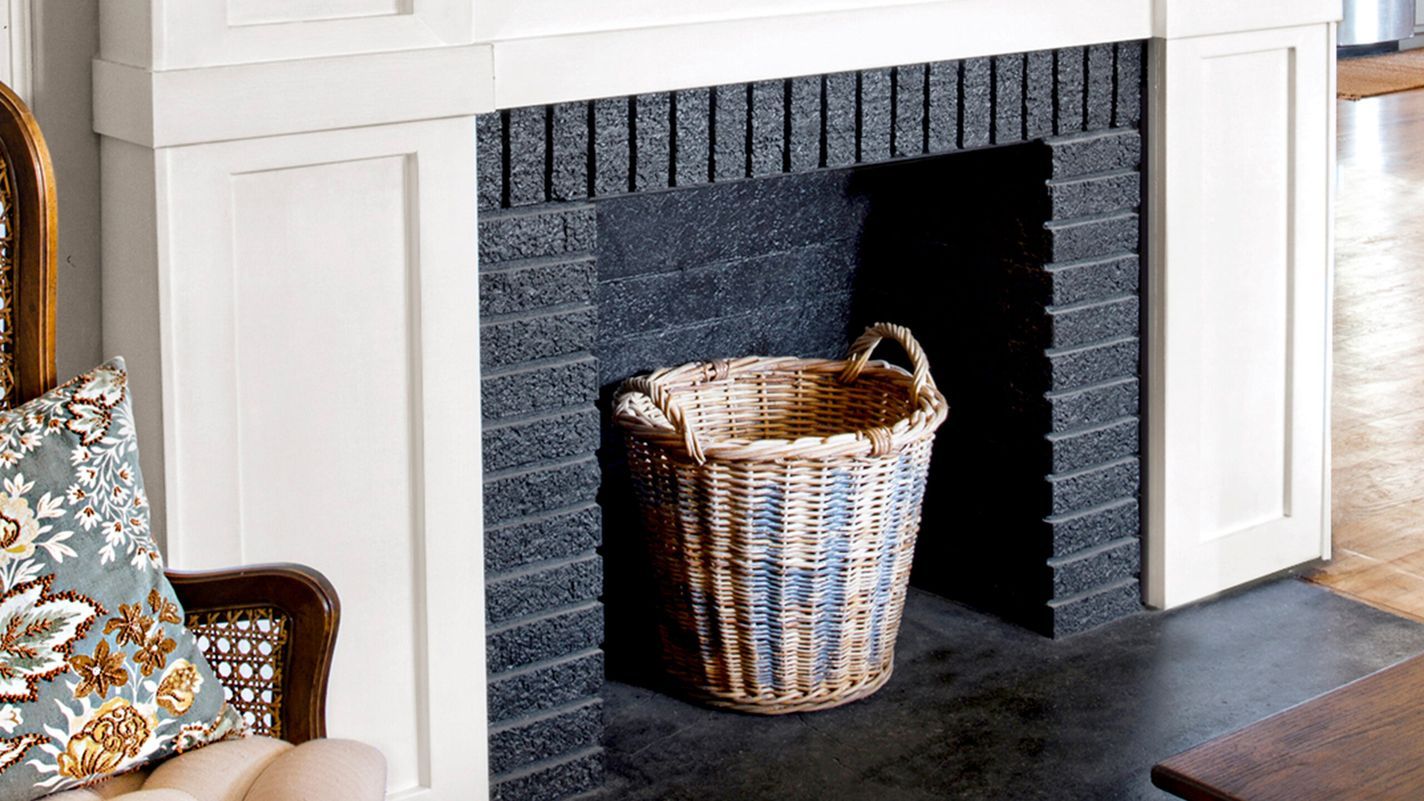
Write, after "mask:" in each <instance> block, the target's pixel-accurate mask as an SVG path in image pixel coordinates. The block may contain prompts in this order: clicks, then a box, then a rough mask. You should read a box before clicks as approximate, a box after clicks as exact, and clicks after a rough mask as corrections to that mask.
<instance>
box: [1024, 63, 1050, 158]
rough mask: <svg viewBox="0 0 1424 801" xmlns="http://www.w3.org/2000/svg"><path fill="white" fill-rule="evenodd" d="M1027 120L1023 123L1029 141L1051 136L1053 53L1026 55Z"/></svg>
mask: <svg viewBox="0 0 1424 801" xmlns="http://www.w3.org/2000/svg"><path fill="white" fill-rule="evenodd" d="M1027 58H1028V67H1027V69H1028V81H1027V83H1028V96H1027V97H1026V98H1025V105H1026V106H1027V107H1028V119H1027V120H1026V121H1025V127H1026V128H1027V134H1028V138H1029V139H1042V138H1044V137H1048V136H1052V135H1053V133H1054V131H1053V51H1052V50H1036V51H1034V52H1032V53H1029V54H1028V57H1027Z"/></svg>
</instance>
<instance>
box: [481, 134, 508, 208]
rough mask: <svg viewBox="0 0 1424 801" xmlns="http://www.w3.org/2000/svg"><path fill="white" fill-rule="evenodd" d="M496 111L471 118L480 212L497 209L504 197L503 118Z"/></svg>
mask: <svg viewBox="0 0 1424 801" xmlns="http://www.w3.org/2000/svg"><path fill="white" fill-rule="evenodd" d="M501 117H502V115H501V114H500V113H499V112H491V113H489V114H481V115H479V116H478V117H476V118H475V143H476V144H475V150H476V159H477V161H478V164H479V169H478V170H477V173H476V175H475V180H476V182H477V184H478V189H477V190H476V192H477V193H478V195H479V207H480V211H484V210H486V209H497V208H499V207H500V205H501V199H502V198H503V197H504V121H503V119H501Z"/></svg>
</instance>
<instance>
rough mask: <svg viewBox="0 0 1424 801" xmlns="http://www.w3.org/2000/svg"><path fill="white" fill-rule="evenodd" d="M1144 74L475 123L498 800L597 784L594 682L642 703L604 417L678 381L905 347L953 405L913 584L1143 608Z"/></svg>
mask: <svg viewBox="0 0 1424 801" xmlns="http://www.w3.org/2000/svg"><path fill="white" fill-rule="evenodd" d="M1144 51H1145V45H1144V43H1143V42H1136V41H1134V42H1121V43H1109V44H1102V45H1093V46H1088V47H1082V48H1066V49H1060V50H1053V51H1037V52H1032V53H1017V54H1006V55H1001V56H994V57H986V58H976V59H967V60H962V61H957V62H937V63H932V64H919V65H905V66H899V67H895V68H891V69H880V70H867V71H860V72H851V73H839V74H832V75H819V76H810V77H803V78H789V79H785V80H775V81H762V82H757V83H750V84H736V85H723V86H716V87H709V88H703V89H692V90H682V91H676V92H664V93H653V94H647V95H638V96H633V97H625V98H609V99H600V100H594V101H588V102H573V103H565V104H556V105H550V106H542V107H529V108H517V109H511V110H508V111H505V112H500V113H498V114H489V115H483V116H481V117H480V118H479V120H478V123H477V128H478V148H479V164H480V170H481V171H480V174H479V191H480V195H479V197H480V203H481V207H482V210H483V211H482V216H481V223H480V243H481V253H480V255H481V275H480V280H481V315H482V329H481V335H482V338H483V341H484V348H483V351H482V363H481V364H482V368H483V371H484V372H483V375H484V379H483V380H484V385H483V395H484V415H485V425H484V458H485V467H486V474H485V489H484V492H485V506H484V508H485V532H486V540H485V543H486V545H485V547H486V570H487V576H488V585H487V591H486V593H487V594H486V598H487V601H486V608H487V612H488V625H489V635H488V638H489V639H488V646H489V670H490V716H491V723H492V730H491V740H490V748H491V752H490V754H491V771H492V774H493V775H494V785H493V786H494V794H495V797H498V798H509V799H520V798H546V797H554V796H556V795H559V794H562V793H572V792H578V791H583V790H586V789H589V788H591V787H594V786H596V785H597V784H598V782H599V778H598V777H599V775H600V770H601V767H600V766H601V761H600V760H601V755H600V753H599V750H598V736H599V732H600V730H601V708H600V702H599V700H598V696H599V689H600V685H601V681H602V677H603V674H604V671H605V669H607V670H608V671H610V672H611V673H613V674H614V675H618V676H620V677H625V678H629V677H632V678H634V679H635V680H641V681H648V682H651V681H655V678H654V676H653V674H654V673H655V671H650V670H649V668H650V667H651V666H654V665H655V664H656V659H657V655H656V651H655V649H653V648H650V646H653V645H654V643H655V642H656V637H655V635H654V634H653V633H652V632H651V631H650V630H649V628H648V626H649V621H648V619H647V615H646V610H647V608H648V606H647V605H648V603H649V599H648V597H647V595H646V594H645V592H646V589H647V582H646V572H645V571H646V567H645V566H644V565H643V563H642V561H641V559H640V554H641V549H640V546H639V542H638V539H639V536H640V532H639V530H638V526H637V524H636V522H635V520H634V517H635V516H634V514H633V512H632V510H631V508H630V506H629V499H630V497H631V492H630V491H629V490H628V488H627V486H626V470H625V468H624V466H623V464H622V461H621V450H622V448H621V444H620V442H619V441H618V437H617V434H616V432H614V431H613V430H612V429H611V427H610V425H609V423H608V421H607V406H608V401H609V398H610V396H611V394H612V392H613V390H614V389H616V387H617V385H618V384H619V383H620V382H621V381H622V380H623V379H625V378H628V377H630V376H631V375H634V374H637V373H639V372H645V371H647V370H650V369H654V368H656V367H659V366H669V365H673V364H680V363H683V362H686V361H690V360H696V359H704V358H715V357H720V356H728V355H742V354H748V353H775V354H778V355H782V354H785V355H802V356H809V357H815V356H821V357H832V356H838V355H840V353H841V352H842V350H843V348H844V347H845V343H846V342H847V341H848V337H849V336H851V335H852V334H853V332H854V331H856V330H858V329H859V328H862V327H863V326H864V325H865V324H868V323H869V322H872V321H874V320H877V319H888V320H892V321H896V322H905V323H907V324H909V325H910V326H911V327H912V328H914V330H915V331H916V332H917V334H918V335H919V336H920V337H921V339H922V341H923V342H925V344H926V348H927V350H928V352H929V354H930V357H931V362H932V364H934V365H935V369H936V373H937V375H938V378H939V381H940V384H941V386H942V387H944V388H945V390H946V393H947V395H948V396H949V398H950V403H951V407H952V409H953V411H952V413H951V422H950V424H949V425H947V426H946V428H945V430H944V431H943V432H942V434H941V436H940V439H939V443H938V446H937V452H936V457H935V458H936V462H935V472H934V474H933V475H932V477H931V483H930V486H929V491H928V498H927V503H926V510H925V523H924V526H923V528H922V533H921V538H920V551H919V555H918V557H917V565H916V583H918V584H920V585H921V586H924V587H926V588H930V589H932V590H935V591H937V592H941V593H944V594H947V595H949V596H950V597H954V598H957V599H960V600H964V601H967V602H969V603H972V604H975V605H977V606H980V607H981V608H985V609H987V610H990V611H993V612H995V613H997V614H1000V615H1003V616H1005V617H1007V618H1009V619H1012V620H1015V621H1018V622H1020V623H1022V624H1023V625H1026V626H1028V627H1030V628H1032V629H1034V630H1037V631H1040V632H1042V633H1044V634H1047V635H1052V636H1062V635H1067V634H1071V633H1075V632H1078V631H1082V630H1084V629H1086V628H1090V627H1092V626H1095V625H1099V624H1102V623H1104V622H1108V621H1111V620H1113V619H1116V618H1119V617H1121V616H1123V615H1127V614H1131V613H1132V612H1135V611H1137V610H1139V609H1140V608H1141V590H1140V587H1139V583H1138V571H1139V568H1140V564H1141V543H1140V539H1139V533H1140V530H1141V523H1140V517H1141V515H1140V510H1139V503H1138V497H1139V491H1140V468H1139V445H1140V439H1141V438H1140V433H1139V432H1140V417H1139V413H1140V409H1141V404H1140V387H1141V381H1140V372H1141V371H1140V369H1139V360H1140V348H1139V344H1138V343H1139V335H1140V332H1141V325H1140V317H1141V306H1140V303H1139V295H1138V290H1139V287H1140V283H1139V272H1140V258H1139V256H1140V253H1141V247H1140V245H1141V236H1140V232H1141V218H1140V215H1139V207H1140V201H1141V186H1142V183H1143V176H1142V172H1141V170H1140V168H1141V166H1142V158H1141V154H1142V148H1141V142H1142V135H1141V132H1140V130H1139V129H1140V126H1141V121H1142V118H1143V100H1142V98H1143V93H1142V88H1143V85H1144V80H1145V69H1144ZM605 604H606V607H605ZM605 651H606V652H607V653H606V655H605V653H604V652H605Z"/></svg>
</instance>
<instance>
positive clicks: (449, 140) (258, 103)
mask: <svg viewBox="0 0 1424 801" xmlns="http://www.w3.org/2000/svg"><path fill="white" fill-rule="evenodd" d="M101 10H102V19H101V27H102V47H101V52H100V55H99V58H98V59H96V61H95V63H94V82H95V109H94V128H95V130H96V131H98V132H99V133H100V134H102V135H103V163H102V169H103V251H104V252H103V256H104V274H103V280H104V298H105V304H104V308H105V319H104V342H105V349H106V350H107V351H110V352H115V353H123V354H124V355H126V356H127V357H128V358H129V363H130V365H131V367H132V371H133V374H134V386H135V390H134V391H135V399H136V404H137V414H138V417H139V426H140V433H141V436H142V438H143V442H144V447H145V459H146V461H145V473H146V475H147V477H148V480H149V481H150V483H151V485H152V491H151V493H150V495H151V497H152V498H153V501H154V509H155V513H156V514H157V516H158V517H159V520H157V521H156V525H157V526H158V527H160V528H159V530H160V531H163V532H166V536H167V547H168V550H169V553H170V555H171V558H172V560H173V561H174V562H175V563H178V564H180V565H184V566H203V565H214V564H219V563H230V562H235V561H260V560H297V561H304V562H308V563H311V564H314V565H315V566H317V567H318V568H320V569H322V570H324V571H326V572H327V573H328V574H330V575H331V577H332V578H333V580H334V581H335V583H336V585H337V586H338V588H340V590H341V592H342V594H343V598H344V602H345V606H346V615H345V619H344V622H343V632H342V642H341V645H340V650H339V652H338V654H337V662H336V665H337V667H336V673H335V677H334V684H333V689H332V698H331V710H332V713H331V724H332V730H333V733H334V734H336V735H341V736H351V737H358V738H361V739H365V740H368V741H370V742H373V743H375V744H377V745H378V746H380V747H381V748H382V749H383V750H384V751H385V753H386V755H387V757H388V759H389V761H390V765H391V781H390V790H391V793H392V796H393V797H401V798H417V797H418V798H430V799H461V801H463V799H480V798H484V797H486V796H487V794H488V787H487V779H486V775H487V770H486V766H487V760H486V754H485V742H484V738H483V736H482V733H483V732H484V731H485V729H486V716H485V706H484V699H485V682H484V676H485V672H484V624H483V621H484V610H483V593H484V590H483V583H482V566H481V551H482V544H481V543H482V538H481V519H482V513H481V505H480V497H479V496H480V493H479V492H478V491H471V489H470V488H478V487H479V486H480V485H481V480H480V460H479V443H480V430H479V420H480V412H479V393H478V387H479V367H478V365H479V339H478V319H477V316H478V297H477V289H478V284H477V281H476V273H475V270H476V257H477V243H476V241H475V236H476V225H475V206H474V201H475V197H476V193H475V186H474V183H475V169H474V167H475V164H474V159H475V147H474V115H476V114H478V113H481V112H485V111H490V110H493V109H496V108H509V107H515V106H521V105H533V104H542V103H549V102H557V101H564V100H571V99H583V98H593V97H607V96H618V95H623V94H628V93H634V92H642V91H653V90H666V89H674V88H683V87H691V86H703V85H710V84H717V83H726V82H738V81H747V80H756V79H767V78H779V77H788V76H792V75H802V74H815V73H822V72H831V71H837V70H845V69H854V68H870V67H880V66H888V65H894V64H905V63H915V62H921V61H930V60H940V59H953V58H962V57H968V56H976V55H987V54H993V53H1005V52H1018V51H1024V50H1034V49H1041V48H1051V47H1064V46H1072V45H1082V44H1089V43H1097V42H1104V41H1121V40H1128V39H1145V38H1151V39H1153V45H1152V61H1151V84H1152V86H1151V91H1150V98H1151V99H1150V104H1151V114H1150V118H1151V126H1152V127H1151V130H1150V132H1149V134H1148V138H1147V141H1148V143H1149V147H1150V153H1149V156H1150V159H1151V166H1150V170H1151V172H1150V177H1151V182H1152V186H1151V192H1150V214H1151V225H1152V233H1153V238H1152V245H1151V248H1150V257H1151V259H1150V261H1151V270H1150V281H1149V285H1148V297H1149V316H1150V333H1149V338H1148V347H1149V356H1148V359H1147V361H1148V365H1149V391H1148V398H1149V408H1148V409H1147V413H1148V426H1149V427H1148V438H1147V457H1146V461H1147V476H1148V486H1147V489H1146V498H1145V506H1146V509H1147V510H1148V540H1147V557H1148V558H1147V562H1146V565H1145V574H1144V586H1145V587H1146V591H1147V594H1148V600H1149V601H1150V602H1151V603H1153V604H1155V605H1158V606H1171V605H1176V604H1180V603H1185V602H1188V601H1191V600H1194V599H1196V598H1199V597H1202V596H1204V595H1208V594H1210V593H1213V592H1216V591H1219V590H1221V589H1224V588H1226V587H1229V586H1232V585H1233V584H1236V583H1239V582H1241V581H1246V580H1250V579H1252V578H1255V577H1258V576H1260V575H1264V574H1267V573H1270V572H1272V571H1274V570H1277V569H1280V568H1284V567H1288V566H1290V565H1293V564H1296V563H1299V562H1302V561H1306V560H1309V559H1313V558H1317V557H1320V556H1324V555H1328V549H1329V539H1328V535H1329V525H1328V520H1329V514H1328V499H1329V491H1328V483H1327V476H1328V469H1327V467H1328V449H1327V443H1328V436H1327V432H1328V408H1329V406H1328V386H1329V383H1328V382H1329V373H1328V370H1329V337H1328V334H1329V314H1330V309H1329V300H1330V297H1329V281H1330V264H1331V252H1330V248H1331V242H1330V237H1329V227H1330V198H1331V190H1332V187H1331V148H1330V146H1329V143H1330V142H1331V140H1332V130H1333V129H1332V126H1333V117H1332V109H1333V100H1332V99H1331V98H1332V95H1331V91H1332V88H1333V83H1332V81H1333V78H1331V75H1332V74H1333V57H1334V56H1333V52H1334V51H1333V47H1332V44H1333V31H1334V23H1335V20H1336V19H1338V17H1339V16H1340V2H1339V0H1257V1H1256V2H1249V3H1247V2H1241V0H604V1H603V2H600V3H592V4H590V3H587V2H583V1H582V0H104V2H103V3H102V4H101Z"/></svg>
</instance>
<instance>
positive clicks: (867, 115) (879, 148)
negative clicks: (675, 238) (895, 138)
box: [858, 69, 891, 162]
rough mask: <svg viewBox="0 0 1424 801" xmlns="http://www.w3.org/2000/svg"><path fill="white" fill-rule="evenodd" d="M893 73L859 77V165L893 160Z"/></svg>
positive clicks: (875, 72) (871, 72)
mask: <svg viewBox="0 0 1424 801" xmlns="http://www.w3.org/2000/svg"><path fill="white" fill-rule="evenodd" d="M890 93H891V85H890V70H888V69H882V70H865V71H864V72H862V73H861V74H860V154H859V157H858V160H859V161H862V162H876V161H884V160H886V159H888V158H890V124H891V111H890Z"/></svg>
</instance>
